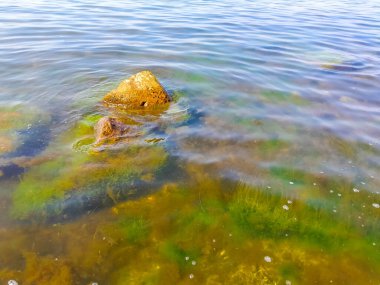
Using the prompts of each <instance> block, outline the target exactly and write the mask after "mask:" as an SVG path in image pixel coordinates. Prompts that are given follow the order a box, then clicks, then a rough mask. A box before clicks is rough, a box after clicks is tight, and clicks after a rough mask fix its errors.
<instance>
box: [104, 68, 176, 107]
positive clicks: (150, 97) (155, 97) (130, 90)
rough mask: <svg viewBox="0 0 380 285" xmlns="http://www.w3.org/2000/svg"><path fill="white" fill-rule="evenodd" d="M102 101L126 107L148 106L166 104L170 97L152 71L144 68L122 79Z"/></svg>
mask: <svg viewBox="0 0 380 285" xmlns="http://www.w3.org/2000/svg"><path fill="white" fill-rule="evenodd" d="M103 101H104V103H106V104H115V105H119V106H122V107H126V108H138V107H147V108H150V107H154V106H158V105H164V104H167V103H168V102H170V97H169V95H168V93H167V92H166V90H165V89H164V87H163V86H162V85H161V84H160V82H159V81H158V80H157V78H156V77H155V76H154V75H153V73H152V72H150V71H147V70H146V71H141V72H139V73H137V74H135V75H132V76H131V77H129V78H128V79H126V80H123V81H122V82H121V83H120V84H119V86H118V87H117V88H116V89H114V90H112V91H111V92H109V93H108V94H107V95H106V96H104V98H103Z"/></svg>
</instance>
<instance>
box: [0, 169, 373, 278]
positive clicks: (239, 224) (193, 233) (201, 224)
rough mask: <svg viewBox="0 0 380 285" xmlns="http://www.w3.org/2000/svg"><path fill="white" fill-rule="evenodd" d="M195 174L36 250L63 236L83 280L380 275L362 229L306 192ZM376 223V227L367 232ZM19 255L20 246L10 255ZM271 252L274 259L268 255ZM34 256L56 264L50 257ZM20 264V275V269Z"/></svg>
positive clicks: (39, 235)
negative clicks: (297, 195) (302, 195)
mask: <svg viewBox="0 0 380 285" xmlns="http://www.w3.org/2000/svg"><path fill="white" fill-rule="evenodd" d="M189 174H191V176H192V182H191V183H185V184H167V185H164V186H162V187H161V190H160V191H157V192H154V193H151V194H150V195H148V196H145V197H141V198H140V199H137V200H129V201H125V202H118V201H116V203H115V204H114V205H113V206H112V208H110V209H104V210H103V211H101V212H99V213H93V214H92V215H89V216H83V217H81V218H80V219H79V220H78V221H76V222H72V223H67V224H61V225H57V226H54V227H47V228H46V229H39V230H38V231H37V232H36V231H34V232H33V234H35V235H36V236H34V237H33V240H34V250H36V251H41V250H42V251H43V252H46V249H45V250H43V249H44V244H43V243H42V242H39V241H40V240H41V241H42V240H44V239H46V238H48V239H49V240H51V241H52V244H51V247H52V248H55V245H59V244H61V243H62V242H63V241H65V242H64V243H65V246H64V247H61V249H60V250H59V251H58V252H56V253H55V255H57V256H59V260H60V261H62V262H64V263H63V264H64V268H65V272H70V273H71V275H66V276H71V277H70V278H73V280H76V282H79V283H81V284H87V283H89V282H90V281H94V282H98V283H110V282H111V283H112V284H117V285H120V284H131V283H133V284H168V283H170V284H189V283H190V282H197V283H199V284H283V283H285V281H286V280H291V282H292V284H312V283H313V282H314V281H315V280H318V282H320V283H326V282H329V280H333V281H334V283H339V284H341V283H344V282H346V283H347V282H349V280H358V282H362V283H368V280H371V278H372V280H375V279H373V278H375V276H376V274H377V273H378V270H377V269H376V268H377V265H378V264H379V262H380V260H379V259H378V257H376V256H377V251H376V250H374V247H373V245H372V244H371V243H370V242H369V239H367V238H364V236H363V233H362V232H361V231H359V229H358V228H356V227H352V226H351V225H350V224H347V222H346V221H345V220H343V219H340V218H339V217H334V214H333V213H331V212H329V211H326V210H325V209H324V208H318V207H314V206H311V205H309V204H308V203H307V202H304V201H302V200H300V199H292V203H290V204H289V203H288V201H287V200H289V198H288V197H286V196H284V195H282V194H279V193H277V194H276V193H269V192H268V191H266V190H265V189H262V188H258V187H252V186H248V185H245V184H241V183H238V184H236V183H230V182H227V181H216V180H212V179H209V178H208V176H207V174H205V173H204V172H202V171H201V169H197V167H193V168H192V169H191V170H190V169H189ZM285 204H286V205H288V207H289V209H288V210H286V209H284V208H283V207H282V206H283V205H285ZM372 214H375V215H376V213H372ZM377 229H378V228H376V227H374V228H372V229H370V230H369V233H368V234H369V236H370V234H371V233H372V234H374V233H375V232H376V230H377ZM57 232H59V233H60V234H59V235H57ZM78 232H80V235H78ZM2 234H4V233H1V232H0V235H2ZM9 234H12V233H11V232H10V233H9ZM18 239H19V238H18ZM19 243H20V244H19V245H18V246H17V247H20V246H21V245H22V244H23V243H28V244H30V242H29V241H28V239H22V240H20V241H19ZM0 246H1V243H0ZM22 247H25V245H22ZM371 251H372V252H371ZM48 252H49V251H48ZM53 252H54V251H53ZM11 256H12V250H11V251H10V252H9V254H7V257H4V258H6V259H9V260H11ZM265 256H270V257H271V259H272V262H270V263H267V262H265V261H264V257H265ZM35 258H36V259H37V260H41V261H43V260H45V261H46V260H49V261H51V262H52V261H53V260H52V259H51V258H50V257H49V256H48V255H41V256H35ZM0 261H1V260H0ZM9 264H12V263H9ZM41 264H43V262H42V263H41ZM332 267H333V268H335V270H334V271H332V270H331V268H332ZM43 268H44V266H42V265H41V266H39V267H37V268H35V271H36V272H40V271H41V270H43ZM74 268H75V270H74ZM16 270H18V272H22V273H19V274H18V275H17V276H16V275H12V274H14V273H15V272H16ZM7 272H8V273H7V274H5V273H4V272H1V274H2V276H0V279H1V277H4V276H7V278H14V279H17V278H16V277H18V278H19V280H20V282H21V281H24V280H26V279H27V278H28V276H29V277H30V278H32V276H36V275H34V274H32V273H30V272H29V271H27V270H26V267H22V266H21V267H20V266H19V267H18V269H16V268H14V269H12V267H11V266H10V267H9V268H8V269H7ZM48 272H49V271H48ZM341 272H347V273H346V274H345V275H344V276H343V275H342V274H341ZM10 273H12V274H10ZM37 275H38V274H37ZM57 275H58V273H57ZM90 276H91V277H90ZM190 276H192V278H190ZM49 278H53V277H49ZM65 278H66V277H65ZM51 280H54V279H51ZM62 280H65V279H64V278H63V277H62ZM78 280H80V281H78ZM300 280H302V282H301V281H300ZM26 284H28V283H26ZM62 284H66V283H62Z"/></svg>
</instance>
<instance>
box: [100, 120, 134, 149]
mask: <svg viewBox="0 0 380 285" xmlns="http://www.w3.org/2000/svg"><path fill="white" fill-rule="evenodd" d="M129 131H130V127H128V126H126V125H124V123H123V122H121V121H119V120H118V119H116V118H111V117H103V118H101V119H100V120H99V121H98V122H97V123H96V125H95V145H99V144H102V143H104V142H106V141H110V142H115V141H116V140H118V139H120V138H121V137H123V136H125V135H126V134H127V133H128V132H129Z"/></svg>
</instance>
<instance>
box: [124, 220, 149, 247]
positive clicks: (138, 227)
mask: <svg viewBox="0 0 380 285" xmlns="http://www.w3.org/2000/svg"><path fill="white" fill-rule="evenodd" d="M118 230H119V231H120V232H121V234H122V236H123V238H124V239H125V240H127V241H128V242H130V243H133V244H138V243H142V242H144V241H145V240H146V239H147V238H148V235H149V231H150V223H149V222H148V221H147V220H146V219H144V218H142V217H125V218H123V219H122V220H121V221H120V223H119V226H118Z"/></svg>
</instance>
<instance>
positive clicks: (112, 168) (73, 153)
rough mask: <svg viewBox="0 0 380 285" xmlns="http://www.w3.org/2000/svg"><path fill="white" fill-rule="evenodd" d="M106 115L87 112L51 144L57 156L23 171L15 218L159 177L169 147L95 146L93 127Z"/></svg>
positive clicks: (55, 212) (43, 213) (40, 213)
mask: <svg viewBox="0 0 380 285" xmlns="http://www.w3.org/2000/svg"><path fill="white" fill-rule="evenodd" d="M100 117H101V116H100V115H98V114H95V115H92V114H91V115H87V116H84V117H83V118H82V119H81V120H80V121H78V122H77V123H76V124H75V125H74V126H73V127H72V128H70V129H69V130H67V131H66V132H64V133H62V134H61V135H60V136H59V137H57V139H56V140H55V141H53V142H52V143H51V144H50V146H49V148H48V149H47V150H46V151H45V155H46V154H52V155H51V159H50V160H48V161H46V162H43V163H41V164H39V165H36V166H34V167H32V168H30V170H29V171H28V172H27V173H26V174H25V175H23V177H22V179H21V182H20V184H19V185H18V187H17V189H16V191H15V192H14V193H13V207H12V210H11V213H12V216H13V217H15V218H19V219H26V218H28V217H36V218H38V217H40V218H42V217H44V216H50V215H53V216H56V215H59V214H60V213H62V211H63V208H64V207H65V201H66V200H68V199H71V197H74V198H73V199H75V197H77V196H78V195H79V196H80V195H82V194H80V193H84V194H83V195H86V196H87V197H88V198H90V197H96V195H100V194H101V193H99V192H102V193H106V194H107V193H108V196H110V195H109V193H113V194H115V193H117V192H118V191H119V190H118V189H120V188H121V187H124V186H125V187H126V186H127V185H128V183H131V182H132V181H135V180H137V179H142V180H144V179H145V180H146V178H147V177H154V172H155V170H157V169H158V168H159V167H160V166H162V165H163V164H164V162H165V160H166V157H167V154H166V151H165V150H164V149H163V147H161V146H156V145H154V146H133V145H132V146H130V147H129V148H126V149H122V150H119V151H116V150H115V151H113V150H112V149H110V150H105V151H103V152H99V151H97V150H96V149H95V148H94V147H93V142H94V135H93V133H94V130H93V127H94V124H95V123H96V122H97V121H98V119H99V118H100ZM121 182H122V183H121ZM120 185H122V186H120ZM95 189H98V190H95ZM114 189H116V190H115V191H114ZM114 192H115V193H114ZM125 192H127V190H125ZM113 194H111V196H112V195H113ZM115 195H116V194H115Z"/></svg>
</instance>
